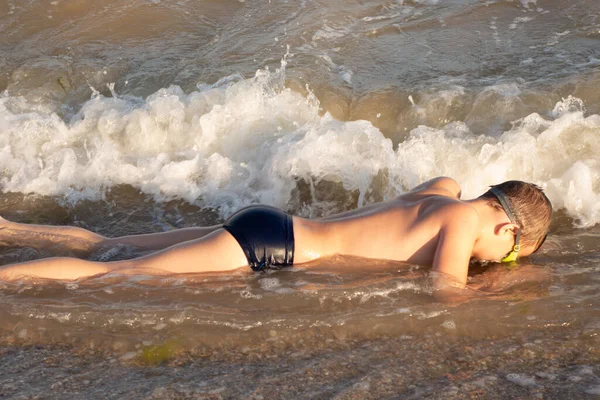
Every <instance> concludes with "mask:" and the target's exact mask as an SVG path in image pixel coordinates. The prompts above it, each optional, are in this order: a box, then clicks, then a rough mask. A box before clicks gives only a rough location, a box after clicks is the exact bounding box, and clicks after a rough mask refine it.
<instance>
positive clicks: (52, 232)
mask: <svg viewBox="0 0 600 400" xmlns="http://www.w3.org/2000/svg"><path fill="white" fill-rule="evenodd" d="M220 227H221V226H220V225H214V226H208V227H197V228H184V229H176V230H173V231H169V232H158V233H149V234H144V235H130V236H121V237H115V238H107V237H104V236H102V235H99V234H97V233H94V232H91V231H88V230H87V229H83V228H79V227H75V226H53V225H34V224H21V223H18V222H11V221H7V220H5V219H2V218H0V243H3V244H6V245H9V246H20V247H25V246H27V247H35V248H39V249H48V248H52V247H56V246H64V247H66V248H67V249H68V250H70V251H71V252H73V253H75V255H76V256H81V257H85V256H87V255H89V254H90V253H91V252H93V251H95V250H97V249H99V248H101V247H112V246H116V245H120V244H121V245H129V246H135V247H137V248H139V249H141V250H161V249H164V248H167V247H169V246H172V245H174V244H177V243H181V242H186V241H188V240H193V239H198V238H201V237H203V236H206V235H208V234H210V233H212V232H214V231H215V230H217V229H219V228H220Z"/></svg>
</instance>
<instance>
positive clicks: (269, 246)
mask: <svg viewBox="0 0 600 400" xmlns="http://www.w3.org/2000/svg"><path fill="white" fill-rule="evenodd" d="M223 228H225V230H226V231H227V232H229V233H231V235H232V236H233V237H234V238H235V240H237V242H238V243H239V245H240V246H241V248H242V250H244V254H245V255H246V259H247V260H248V264H249V265H250V268H252V269H253V270H254V271H262V270H263V269H267V268H272V269H279V268H282V267H288V266H291V265H292V264H293V263H294V227H293V224H292V216H291V215H289V214H286V213H284V212H283V211H281V210H280V209H278V208H275V207H270V206H262V205H256V206H250V207H246V208H243V209H241V210H239V211H238V212H236V213H235V214H233V215H232V216H231V217H229V218H228V219H227V221H225V224H223Z"/></svg>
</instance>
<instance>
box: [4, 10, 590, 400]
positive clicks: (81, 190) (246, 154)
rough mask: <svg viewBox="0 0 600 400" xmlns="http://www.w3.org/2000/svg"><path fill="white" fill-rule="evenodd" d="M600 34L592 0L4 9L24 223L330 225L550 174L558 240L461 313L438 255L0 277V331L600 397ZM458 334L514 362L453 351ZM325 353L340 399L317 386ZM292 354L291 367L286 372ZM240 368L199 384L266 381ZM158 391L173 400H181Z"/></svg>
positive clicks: (105, 353)
mask: <svg viewBox="0 0 600 400" xmlns="http://www.w3.org/2000/svg"><path fill="white" fill-rule="evenodd" d="M599 39H600V4H599V3H598V2H595V1H592V0H589V1H583V0H579V1H559V0H553V1H551V0H519V1H510V0H498V1H495V0H489V1H475V0H472V1H443V2H442V1H437V0H412V1H409V0H397V1H388V2H374V1H366V2H365V1H363V2H348V1H343V2H342V1H310V0H305V1H299V2H291V1H276V0H272V1H269V2H258V3H256V2H244V1H201V2H198V1H187V0H180V1H165V0H162V1H161V0H152V1H150V0H135V1H116V0H102V1H90V0H76V1H73V0H72V1H63V0H57V1H52V2H44V3H40V2H37V1H18V2H17V1H12V0H4V1H3V0H0V71H1V72H0V92H1V94H0V170H1V171H2V172H1V174H0V187H1V189H2V191H3V196H2V197H3V198H2V200H0V215H2V216H4V217H5V218H8V219H11V220H15V221H19V222H30V223H50V224H71V225H78V226H82V227H86V228H88V229H91V230H93V231H96V232H99V233H102V234H104V235H107V236H119V235H125V234H132V233H147V232H156V231H165V230H170V229H174V228H180V227H185V226H196V225H210V224H214V223H218V222H220V221H222V220H223V219H224V218H226V217H227V216H228V215H229V214H231V213H232V212H233V211H234V210H236V209H238V208H240V207H242V206H244V205H248V204H252V203H258V202H260V203H265V204H271V205H275V206H278V207H282V208H285V209H286V210H288V211H290V212H294V213H296V214H299V215H303V216H308V217H319V216H323V215H329V214H332V213H334V212H338V211H343V210H347V209H352V208H355V207H357V206H361V205H364V204H368V203H371V202H375V201H380V200H385V199H389V198H392V197H394V196H396V195H398V194H401V193H402V192H404V191H405V190H407V189H409V188H411V187H413V186H415V185H417V184H418V183H420V182H423V181H424V180H427V179H430V178H432V177H435V176H438V175H448V176H452V177H454V178H456V179H457V180H458V181H459V182H460V183H461V185H462V187H463V194H464V196H465V197H472V196H476V195H478V194H479V193H481V192H482V191H483V190H485V188H486V187H487V185H490V184H494V183H498V182H501V181H504V180H507V179H521V180H526V181H532V182H534V183H537V184H539V185H540V186H542V187H544V189H545V190H546V192H547V194H548V196H549V197H550V199H551V200H552V202H553V204H554V206H555V209H557V210H559V211H558V212H557V215H556V217H555V218H554V221H553V225H552V229H551V234H550V237H549V240H548V243H547V244H545V245H544V247H543V248H542V251H541V252H540V253H539V254H537V255H535V256H533V257H531V258H530V259H529V260H526V261H525V262H523V263H522V265H521V266H520V267H519V269H517V270H511V271H507V270H504V269H503V268H502V267H500V266H495V265H492V266H490V267H489V268H487V269H486V268H477V267H474V268H473V269H474V271H473V273H472V276H471V280H472V284H473V285H476V286H479V287H482V288H483V289H485V290H486V291H487V292H488V294H487V295H486V296H481V297H479V298H476V299H474V300H471V301H468V302H465V303H461V304H454V305H449V304H444V303H440V302H437V301H435V299H434V298H433V296H432V295H431V292H430V289H429V284H428V275H427V271H426V270H425V269H423V268H419V267H417V266H413V265H406V264H390V263H383V262H376V261H374V262H364V261H363V260H353V259H346V258H337V259H333V260H325V261H323V262H321V263H320V264H319V265H317V266H312V268H307V269H306V268H296V269H292V270H289V271H281V272H277V273H272V274H271V273H270V274H250V273H248V272H247V271H238V272H236V273H235V274H232V275H230V276H223V275H206V276H204V275H200V276H177V277H161V278H155V277H135V278H123V277H120V276H105V277H101V278H94V279H89V280H84V281H80V282H75V283H69V284H66V283H49V282H29V281H27V282H25V281H24V282H21V283H18V284H15V285H13V284H10V285H4V286H3V287H2V288H1V289H0V320H1V321H2V324H1V326H0V340H1V342H2V343H3V344H5V345H13V346H28V345H36V346H39V345H42V346H50V348H52V349H54V348H58V347H57V346H59V345H61V344H67V345H68V346H70V347H69V348H70V349H71V351H73V352H75V353H77V354H79V353H86V352H90V351H92V352H94V354H95V357H99V359H96V361H95V363H96V364H95V365H104V364H102V363H105V362H109V361H106V360H113V361H114V362H117V361H118V363H121V364H123V365H124V367H123V368H126V367H127V365H130V364H134V365H143V366H145V367H147V368H150V367H149V365H155V364H160V363H163V362H166V363H175V364H176V363H177V362H183V361H182V360H190V359H191V360H195V361H192V364H193V365H196V366H195V367H193V368H196V370H198V371H199V369H198V368H200V367H198V365H197V364H194V363H198V362H199V361H198V360H204V359H209V360H211V361H210V362H211V363H213V364H212V365H214V366H215V368H221V369H222V370H223V371H228V373H229V374H230V377H231V379H232V381H231V382H236V377H237V378H240V375H239V374H242V375H243V374H244V373H240V372H235V373H234V368H237V367H238V366H239V365H246V366H247V365H251V364H244V363H253V362H260V365H259V366H257V367H256V368H255V369H253V370H252V369H251V368H250V367H249V368H250V370H247V371H246V372H245V373H246V374H254V376H255V377H259V378H260V379H259V381H260V382H261V385H262V386H261V387H262V392H260V393H263V394H262V395H264V396H265V397H267V396H271V397H278V396H279V397H293V396H297V395H299V394H301V393H304V394H305V395H306V396H307V397H310V394H311V393H312V395H313V397H315V396H316V397H318V396H321V397H324V398H325V397H327V398H329V397H332V396H334V395H338V396H339V397H340V398H344V396H346V398H351V397H352V396H356V397H361V396H362V397H365V396H366V395H365V393H367V392H368V393H369V394H370V395H372V396H373V397H379V398H381V397H393V393H396V394H397V393H404V394H405V396H403V397H408V396H415V397H419V396H421V397H427V396H433V397H436V396H437V397H439V396H441V395H442V394H441V393H446V395H447V396H448V397H461V396H463V397H464V396H468V395H469V393H476V391H477V390H482V391H483V392H481V393H480V394H479V395H487V396H488V397H491V396H495V394H493V393H495V392H494V390H499V391H498V392H497V393H501V394H504V395H506V396H512V395H519V396H526V397H527V396H529V397H533V396H534V395H536V396H537V395H539V394H542V395H543V394H544V393H546V394H547V395H550V396H559V397H560V396H565V397H566V396H567V395H569V396H571V397H573V396H575V397H577V396H584V395H585V394H586V393H587V394H593V392H594V390H597V387H598V385H600V381H599V380H598V378H594V376H595V375H594V371H595V370H594V369H593V368H596V366H597V364H598V363H597V356H596V353H595V347H596V340H597V339H596V338H597V335H598V329H600V322H599V321H600V320H599V319H598V313H599V312H600V300H599V299H598V296H597V295H596V292H597V291H598V285H599V284H598V279H600V278H599V277H598V271H600V241H599V240H598V238H599V236H600V230H599V229H598V228H597V223H598V222H599V221H600V136H599V134H600V116H599V114H600V109H599V107H598V104H600V103H599V100H600V95H599V94H598V93H599V92H598V90H597V87H598V83H599V82H600V74H599V73H598V65H599V63H600V55H599V52H598V48H599V47H598V40H599ZM0 241H2V236H1V233H0ZM58 254H61V255H65V254H66V255H68V254H69V253H68V251H67V250H66V249H65V248H61V247H59V246H57V247H56V248H53V249H49V250H44V251H40V250H38V249H33V248H15V247H9V246H7V247H5V248H4V249H3V250H2V251H1V252H0V257H1V260H0V262H2V263H3V264H7V263H11V262H16V261H24V260H28V259H32V258H39V257H45V256H51V255H58ZM136 255H139V253H137V252H136V251H135V249H129V248H117V249H113V250H110V249H104V250H103V251H102V252H98V253H97V254H94V255H93V257H94V258H95V259H119V258H129V257H133V256H136ZM340 266H344V267H345V268H350V267H352V272H350V273H344V274H342V273H340V272H339V270H338V269H339V267H340ZM444 343H447V344H448V343H450V344H449V345H448V346H450V348H451V350H448V347H445V346H444ZM461 346H462V347H461ZM465 346H466V347H471V348H472V350H466V353H468V354H470V356H468V357H472V358H473V359H478V358H479V359H484V360H485V359H487V358H489V359H490V360H497V361H498V365H497V366H493V365H492V364H493V363H488V365H487V366H486V365H483V364H477V363H476V362H474V361H473V362H471V361H460V359H461V357H462V358H463V359H465V358H464V357H467V356H464V355H463V354H458V353H461V352H463V351H465V350H464V348H465ZM46 348H47V347H46ZM458 349H462V350H460V351H459V350H458ZM11 351H12V350H11ZM11 351H9V352H8V353H6V354H8V355H6V357H7V359H8V360H12V361H14V362H15V363H16V364H15V365H21V364H19V363H18V362H17V361H16V360H18V359H19V358H18V357H19V356H18V354H20V353H18V351H17V350H15V351H17V353H14V354H16V355H14V357H16V358H11V357H13V356H12V355H11V354H13V353H11ZM44 351H50V350H44ZM469 352H470V353H469ZM36 354H37V353H35V352H31V353H30V357H31V360H37V358H36V357H38V356H37V355H36ZM86 354H87V353H86ZM415 354H418V355H415ZM390 355H391V356H390ZM61 357H66V356H64V355H62V356H61ZM386 357H388V358H387V359H386ZM468 357H467V358H468ZM348 359H351V360H352V361H351V362H349V364H347V365H346V367H347V369H344V368H346V367H343V366H342V364H343V363H344V362H346V361H348ZM382 359H386V360H387V361H385V362H383V361H381V360H382ZM421 359H422V360H427V361H423V364H420V363H419V360H421ZM98 360H100V361H98ZM115 360H116V361H115ZM269 360H272V361H269ZM293 360H299V361H297V363H296V364H294V363H295V362H296V361H293ZM309 360H314V364H312V365H313V367H314V368H317V367H318V368H317V369H319V368H320V369H319V371H320V372H319V378H318V379H316V380H315V381H314V382H319V385H320V386H319V387H321V388H323V387H325V388H327V387H330V389H323V391H319V390H317V389H316V387H317V386H311V385H312V384H309V382H307V381H306V380H304V379H303V378H302V379H301V378H300V377H301V376H303V373H301V371H306V370H307V368H308V369H310V368H311V367H310V361H309ZM394 360H402V362H403V363H404V364H402V363H400V362H399V361H398V362H396V361H394ZM435 360H438V361H435ZM186 362H187V361H186ZM436 362H439V365H441V366H442V367H440V368H441V369H440V368H438V367H436ZM238 363H241V364H238ZM292 364H293V365H292ZM111 365H113V364H111ZM169 365H172V364H169ZM348 365H350V366H348ZM217 366H218V367H217ZM40 368H41V367H40ZM102 368H104V369H106V368H105V367H102ZM193 368H192V369H193ZM240 368H246V367H240ZM278 368H283V369H285V368H288V370H289V371H295V372H290V373H289V374H288V375H285V374H283V375H281V376H280V379H279V380H277V379H274V380H271V381H269V379H270V378H268V376H269V374H272V373H273V371H276V370H277V369H278ZM569 368H571V369H569ZM577 368H579V369H577ZM582 368H583V369H582ZM585 368H588V369H589V370H587V369H585ZM590 368H591V369H590ZM200 369H201V368H200ZM336 370H337V371H345V372H344V373H342V372H340V374H338V375H339V376H338V375H336V374H334V373H333V371H336ZM442 370H443V371H442ZM580 370H581V371H583V370H585V371H588V372H589V373H587V372H585V371H584V372H583V373H581V374H579V372H577V373H576V372H573V371H580ZM11 371H13V370H11ZM34 371H35V369H34ZM39 371H42V370H39ZM124 371H126V372H123V376H125V377H130V378H133V377H135V376H136V375H135V374H136V373H135V372H134V371H133V370H131V369H128V370H124ZM236 371H237V370H236ZM367 371H368V372H367ZM390 371H391V372H390ZM473 371H475V372H473ZM553 371H554V372H553ZM590 371H591V372H590ZM325 372H329V373H330V374H328V375H325ZM40 373H41V372H40ZM94 373H95V374H96V375H95V376H97V377H99V376H101V374H102V373H101V371H100V369H97V370H96V372H94ZM163 373H164V371H163ZM450 373H451V374H454V375H453V376H455V377H456V376H459V375H460V373H464V374H467V373H471V375H470V378H468V379H467V378H465V379H463V381H464V380H466V381H468V382H467V383H464V384H455V385H454V387H455V389H456V390H454V389H452V382H450V381H449V380H448V379H449V378H444V379H446V381H443V382H442V383H440V382H441V381H440V379H441V378H440V377H441V376H446V375H444V374H450ZM236 374H237V375H236ZM386 374H387V375H386ZM394 374H395V375H394ZM457 374H458V375H457ZM515 374H516V375H515ZM536 374H537V375H536ZM539 374H542V375H539ZM544 374H546V375H544ZM552 374H554V376H555V379H554V380H551V379H550V378H548V376H550V375H552ZM578 374H579V375H578ZM17 376H18V372H14V371H13V372H11V373H9V374H8V375H7V378H6V379H16V377H17ZM286 376H287V378H286ZM399 376H409V377H412V379H413V382H411V381H409V380H408V379H407V380H403V379H400V378H399ZM461 376H462V375H461ZM465 376H466V375H465ZM361 377H363V378H364V381H361ZM490 377H491V378H490ZM573 377H575V378H573ZM577 377H579V378H580V379H578V378H577ZM484 378H485V379H484ZM493 378H494V379H496V380H494V379H493ZM28 379H29V381H28V382H33V381H35V378H33V377H30V378H28ZM82 379H83V378H82ZM98 379H99V378H98ZM113 379H116V378H115V377H113ZM123 379H125V378H123ZM173 379H176V378H173ZM223 379H224V380H223V381H215V382H213V383H214V385H213V383H211V384H207V386H206V388H207V389H206V393H209V392H210V390H217V389H219V387H221V386H223V385H225V386H227V387H228V389H227V390H224V391H220V392H219V391H217V392H215V393H213V395H214V396H213V397H216V398H218V397H219V396H221V397H236V396H251V395H253V393H254V394H256V393H259V392H256V393H255V392H253V390H255V389H256V388H254V389H253V388H252V387H249V386H244V387H243V388H241V389H239V391H237V392H236V391H235V390H234V389H231V388H229V387H230V385H229V384H230V382H229V381H227V379H226V378H223ZM456 379H458V378H456ZM469 379H470V380H469ZM481 379H483V381H480V380H481ZM486 379H487V380H486ZM569 379H570V380H569ZM238 380H239V379H238ZM414 380H418V381H419V382H418V383H415V382H414ZM459 380H460V379H459ZM367 381H368V382H370V383H368V384H365V382H367ZM391 381H393V382H395V383H393V384H392V383H389V382H391ZM120 382H121V383H119V384H116V388H119V387H120V388H121V389H122V390H123V391H122V392H120V395H123V393H126V392H127V391H126V389H125V387H126V384H125V383H122V382H123V381H120ZM228 382H229V383H228ZM386 382H388V383H386ZM448 382H450V383H448ZM474 382H475V383H474ZM477 382H479V383H477ZM482 382H483V383H482ZM486 382H487V383H486ZM490 382H491V383H490ZM499 382H501V383H499ZM154 383H155V384H156V385H158V386H154V387H158V388H157V389H156V390H158V392H157V393H158V394H156V396H157V397H161V396H162V397H169V396H171V397H174V396H176V395H177V390H176V389H173V388H172V387H170V386H169V388H170V389H164V388H163V389H164V390H166V392H164V390H163V389H160V387H161V386H160V385H162V383H160V382H158V381H156V382H154ZM211 385H212V386H211ZM219 385H221V386H219ZM286 385H287V386H288V387H289V390H287V391H286V390H284V389H282V391H281V392H279V394H278V395H277V394H276V393H275V392H273V391H272V390H273V387H277V386H278V387H283V386H286ZM353 385H358V386H353ZM361 385H362V386H361ZM411 385H412V386H413V387H411ZM448 385H450V386H448ZM469 385H471V386H472V387H471V386H469ZM33 387H38V386H35V385H34V386H32V388H33ZM165 387H166V386H165ZM594 388H596V389H594ZM188 389H189V388H188ZM197 389H198V392H197V393H196V392H193V393H195V394H197V395H198V396H200V397H201V395H202V393H204V392H202V390H204V389H199V388H197ZM2 390H4V391H5V392H6V393H12V394H14V393H17V392H18V391H19V390H18V389H15V390H14V391H11V390H12V389H11V390H9V389H6V387H4V389H2ZM23 390H24V389H23ZM35 390H37V389H30V391H29V392H28V393H29V395H35V394H36V393H37V392H36V391H35ZM40 390H41V389H40ZM57 390H58V392H56V393H59V392H60V391H61V390H63V391H64V390H66V391H67V392H68V390H67V389H64V388H63V389H60V388H58V389H57ZM81 390H83V391H85V390H87V389H81ZM115 390H116V389H115ZM161 390H163V392H164V393H163V392H161ZM169 390H171V392H169ZM173 390H174V392H173ZM186 390H187V389H186ZM189 390H191V389H189ZM194 390H195V389H194ZM256 390H258V389H256ZM269 390H271V391H269ZM328 390H329V391H328ZM448 390H449V392H448ZM453 390H454V392H453ZM597 391H598V392H600V391H599V390H597ZM184 392H185V391H184ZM87 393H88V394H90V393H91V392H87ZM111 393H112V395H113V396H119V394H117V393H116V392H111ZM131 393H134V394H131ZM131 393H130V397H136V394H137V397H139V396H146V395H150V394H151V393H147V392H131ZM161 393H162V395H161ZM206 393H205V394H206ZM211 393H212V392H211ZM448 393H450V394H448ZM477 393H478V392H477ZM184 394H185V393H184ZM188 394H189V393H188ZM57 396H58V394H57Z"/></svg>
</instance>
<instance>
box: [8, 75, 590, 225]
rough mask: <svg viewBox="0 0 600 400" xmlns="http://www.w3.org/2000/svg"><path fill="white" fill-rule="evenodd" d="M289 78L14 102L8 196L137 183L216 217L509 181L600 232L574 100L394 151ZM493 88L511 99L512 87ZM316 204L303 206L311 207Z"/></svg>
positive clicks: (584, 131) (97, 194)
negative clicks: (296, 193) (324, 109)
mask: <svg viewBox="0 0 600 400" xmlns="http://www.w3.org/2000/svg"><path fill="white" fill-rule="evenodd" d="M282 81H283V72H281V71H280V72H268V71H258V72H257V74H256V76H255V77H253V78H251V79H243V78H241V77H239V76H235V77H228V78H226V79H223V80H221V81H219V82H218V83H217V84H215V85H211V86H208V85H203V86H199V88H198V90H197V91H193V92H191V93H184V92H183V91H182V90H181V89H180V88H179V87H177V86H171V87H169V88H165V89H161V90H159V91H158V92H156V93H155V94H153V95H151V96H149V97H148V98H146V99H140V98H133V97H103V96H101V95H99V94H96V95H94V96H93V98H92V99H90V100H89V101H88V102H86V103H85V104H84V105H83V107H82V108H81V110H80V111H79V112H78V113H77V114H76V115H74V116H73V117H72V118H70V119H69V120H67V121H65V120H64V119H62V118H61V117H59V116H58V115H57V114H56V113H54V112H50V111H47V110H44V109H40V108H39V107H38V108H36V107H37V106H35V105H33V106H32V105H31V103H28V102H26V101H25V100H24V99H23V98H21V97H16V96H10V95H8V94H6V93H5V94H4V95H2V96H1V97H0V131H1V132H2V135H0V168H1V169H2V171H3V173H2V178H1V180H0V185H1V188H2V190H3V191H15V192H28V193H39V194H42V195H60V196H65V198H67V199H68V200H71V201H77V200H79V199H82V198H87V199H101V198H102V196H103V195H104V193H106V191H107V190H109V189H110V187H112V186H114V185H119V184H127V185H131V186H133V187H135V188H138V189H139V190H141V191H142V192H144V193H146V194H149V195H153V196H155V197H156V198H157V199H158V200H166V199H171V198H182V199H185V200H187V201H189V202H191V203H196V204H198V205H200V206H203V207H214V208H218V209H219V210H220V212H221V214H222V216H226V215H228V214H229V213H231V212H232V211H233V210H235V209H237V208H239V207H242V206H244V205H247V204H250V203H255V202H261V203H266V204H272V205H276V206H284V205H286V204H287V203H288V202H289V201H290V200H291V196H292V191H293V189H294V188H295V187H296V182H297V181H298V180H300V179H303V180H304V181H306V182H308V183H310V184H315V183H318V182H319V181H322V180H326V181H332V182H338V183H340V184H341V186H343V188H344V189H345V190H347V191H358V193H359V197H358V204H357V205H358V206H360V205H363V204H364V203H365V202H366V201H367V199H366V197H365V196H366V195H367V194H368V193H369V192H370V191H372V190H374V186H373V185H374V178H375V177H378V179H379V181H381V177H384V178H383V179H384V182H383V185H381V182H379V187H378V189H377V190H379V191H380V192H381V193H380V194H381V196H382V197H383V198H390V197H393V196H396V195H398V194H400V193H402V192H403V191H405V190H407V189H409V188H410V187H413V186H415V185H417V184H419V183H420V182H423V181H424V180H427V179H430V178H432V177H435V176H438V175H448V176H452V177H454V178H456V179H457V180H458V181H459V182H461V183H462V186H463V193H464V195H465V197H471V196H476V195H478V194H479V193H481V192H482V191H483V190H485V189H486V187H487V186H488V185H490V184H494V183H498V182H502V181H504V180H507V179H521V180H526V181H532V182H534V183H537V184H539V185H541V186H542V187H544V188H545V189H546V190H547V193H548V195H549V197H550V199H551V200H552V202H553V203H554V205H555V206H556V208H564V209H566V211H567V212H568V213H569V214H570V215H572V216H573V217H575V218H576V219H577V221H578V223H579V224H580V225H581V226H590V225H593V224H595V223H597V222H598V221H600V187H599V182H600V179H599V175H600V135H599V133H600V116H598V115H586V114H585V112H584V109H583V103H582V102H581V100H579V99H575V98H573V97H569V98H567V99H565V100H564V101H561V102H559V103H558V104H557V105H556V107H554V109H553V110H539V111H540V114H538V113H533V114H530V115H528V116H527V117H525V118H522V119H520V120H517V121H514V122H513V127H512V129H510V130H509V131H506V132H503V133H501V134H499V135H481V134H474V133H473V132H471V131H470V130H469V128H468V126H467V125H466V124H465V123H462V122H452V123H450V124H448V125H446V126H443V127H441V128H432V127H428V126H419V127H417V128H416V129H413V130H412V131H411V132H410V134H409V136H408V137H407V139H406V140H404V141H403V142H401V143H400V144H398V145H397V146H396V147H395V148H394V146H393V145H392V141H391V140H390V139H388V138H386V137H384V135H383V134H382V133H381V131H379V130H378V129H377V128H376V127H374V126H373V125H372V124H371V123H370V122H367V121H362V120H361V121H350V122H344V121H338V120H336V119H334V118H332V117H331V115H329V114H328V113H325V114H324V115H320V113H319V104H318V102H317V101H316V99H315V98H314V96H312V95H309V96H308V97H303V96H302V95H300V94H298V93H296V92H294V91H292V90H289V89H286V88H282V87H281V82H282ZM490 90H491V91H494V92H498V93H502V94H503V95H506V96H516V95H518V93H519V92H518V87H516V86H514V85H513V86H510V85H508V86H507V85H504V86H494V87H492V88H490ZM316 206H317V205H316V204H313V205H310V206H309V208H310V207H316Z"/></svg>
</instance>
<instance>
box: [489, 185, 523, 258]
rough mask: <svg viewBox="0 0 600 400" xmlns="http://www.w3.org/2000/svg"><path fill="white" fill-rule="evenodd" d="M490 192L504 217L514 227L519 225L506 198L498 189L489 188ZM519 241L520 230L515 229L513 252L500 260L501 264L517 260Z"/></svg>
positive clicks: (519, 247) (519, 248)
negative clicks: (498, 203) (504, 214)
mask: <svg viewBox="0 0 600 400" xmlns="http://www.w3.org/2000/svg"><path fill="white" fill-rule="evenodd" d="M490 192H492V194H493V195H494V196H496V198H497V199H498V201H499V202H500V205H501V206H502V208H503V209H504V212H505V213H506V215H508V219H510V222H511V223H513V224H515V225H519V224H518V221H517V218H516V216H515V211H514V210H513V208H512V205H511V204H510V200H509V198H508V196H506V195H505V194H504V193H503V192H502V191H501V190H500V189H497V188H495V187H493V188H491V189H490ZM520 240H521V229H520V228H519V229H517V235H516V237H515V246H514V247H513V250H512V251H511V252H510V253H509V254H508V255H507V256H506V257H504V258H503V259H502V261H503V262H513V261H516V260H517V257H518V253H519V250H521V245H520V244H519V243H520Z"/></svg>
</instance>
